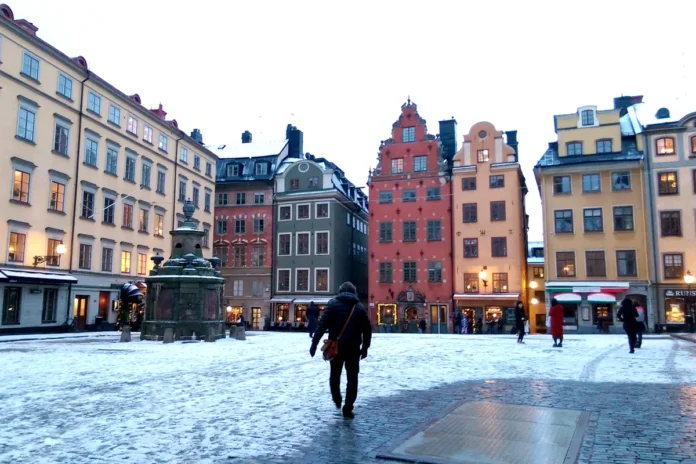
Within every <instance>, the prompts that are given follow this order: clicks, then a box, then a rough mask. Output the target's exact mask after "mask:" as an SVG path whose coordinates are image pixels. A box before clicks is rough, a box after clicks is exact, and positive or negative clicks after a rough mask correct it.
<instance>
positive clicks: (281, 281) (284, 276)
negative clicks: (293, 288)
mask: <svg viewBox="0 0 696 464" xmlns="http://www.w3.org/2000/svg"><path fill="white" fill-rule="evenodd" d="M278 291H279V292H289V291H290V269H278Z"/></svg>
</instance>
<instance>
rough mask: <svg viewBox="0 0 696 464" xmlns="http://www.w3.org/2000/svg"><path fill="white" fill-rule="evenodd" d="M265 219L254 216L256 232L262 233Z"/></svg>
mask: <svg viewBox="0 0 696 464" xmlns="http://www.w3.org/2000/svg"><path fill="white" fill-rule="evenodd" d="M264 225H265V224H264V219H263V218H262V217H257V218H254V226H253V227H254V233H255V234H262V233H263V230H264Z"/></svg>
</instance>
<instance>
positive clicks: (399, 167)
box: [391, 158, 404, 174]
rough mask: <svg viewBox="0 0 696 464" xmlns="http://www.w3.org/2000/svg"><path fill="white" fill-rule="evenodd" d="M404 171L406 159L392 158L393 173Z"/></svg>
mask: <svg viewBox="0 0 696 464" xmlns="http://www.w3.org/2000/svg"><path fill="white" fill-rule="evenodd" d="M403 173H404V159H403V158H392V160H391V174H403Z"/></svg>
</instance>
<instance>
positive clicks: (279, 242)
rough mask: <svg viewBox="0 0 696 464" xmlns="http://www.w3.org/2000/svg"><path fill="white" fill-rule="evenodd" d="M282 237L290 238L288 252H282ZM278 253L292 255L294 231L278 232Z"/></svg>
mask: <svg viewBox="0 0 696 464" xmlns="http://www.w3.org/2000/svg"><path fill="white" fill-rule="evenodd" d="M282 237H287V238H288V242H287V243H288V252H287V253H281V251H283V250H282V245H283V243H282V242H281V238H282ZM277 255H278V256H292V233H290V232H280V233H278V248H277Z"/></svg>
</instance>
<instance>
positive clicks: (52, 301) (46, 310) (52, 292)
mask: <svg viewBox="0 0 696 464" xmlns="http://www.w3.org/2000/svg"><path fill="white" fill-rule="evenodd" d="M43 294H44V295H43V310H42V311H41V322H42V323H51V322H56V312H57V311H56V310H57V309H58V289H57V288H44V292H43Z"/></svg>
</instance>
